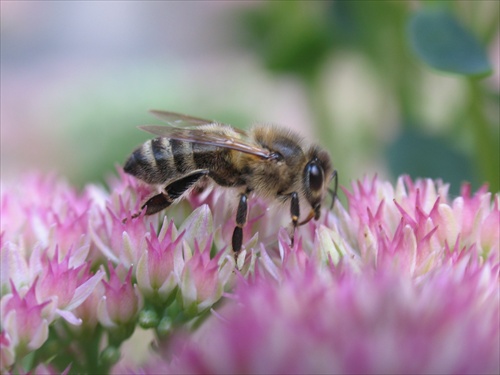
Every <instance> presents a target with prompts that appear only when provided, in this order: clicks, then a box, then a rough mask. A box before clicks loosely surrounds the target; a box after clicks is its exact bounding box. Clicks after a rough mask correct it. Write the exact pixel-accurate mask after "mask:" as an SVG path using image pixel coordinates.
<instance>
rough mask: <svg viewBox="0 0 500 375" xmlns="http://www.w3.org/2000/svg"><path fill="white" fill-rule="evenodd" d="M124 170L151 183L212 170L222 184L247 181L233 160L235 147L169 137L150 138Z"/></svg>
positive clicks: (213, 176)
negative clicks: (235, 166)
mask: <svg viewBox="0 0 500 375" xmlns="http://www.w3.org/2000/svg"><path fill="white" fill-rule="evenodd" d="M124 169H125V172H127V173H129V174H131V175H133V176H135V177H137V178H140V179H141V180H143V181H145V182H147V183H149V184H165V183H169V182H171V181H175V180H178V179H180V178H182V177H184V176H186V175H188V174H190V173H192V172H194V171H197V170H208V171H209V176H210V177H211V178H212V179H213V180H215V182H216V183H218V184H219V185H223V186H235V185H240V184H242V183H243V182H242V181H240V176H241V172H240V171H238V170H237V169H235V168H234V166H233V163H231V150H229V149H226V148H223V147H217V146H212V145H205V144H199V143H192V142H186V141H179V140H176V139H169V138H155V139H151V140H149V141H146V142H145V143H144V144H143V145H142V146H141V147H139V148H137V149H136V150H135V151H134V152H133V153H132V155H130V157H129V158H128V160H127V162H126V163H125V167H124Z"/></svg>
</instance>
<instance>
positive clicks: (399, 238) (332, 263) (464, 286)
mask: <svg viewBox="0 0 500 375" xmlns="http://www.w3.org/2000/svg"><path fill="white" fill-rule="evenodd" d="M447 188H448V187H447V186H446V185H444V184H442V183H441V182H439V181H438V182H434V181H431V180H418V181H416V182H413V181H411V180H410V179H409V178H408V177H402V178H400V179H399V180H398V182H397V184H396V186H395V187H394V186H393V185H391V184H390V183H388V182H384V181H380V180H378V179H377V178H374V179H372V180H370V179H365V180H363V181H360V182H358V183H356V184H354V185H353V187H352V190H351V191H349V190H347V189H345V190H344V191H345V193H346V195H347V198H348V203H349V209H348V210H345V209H344V208H343V207H342V206H341V205H340V204H338V205H337V207H336V210H335V211H336V215H335V216H336V217H326V218H325V219H324V221H323V222H322V223H320V224H317V223H316V224H315V223H311V224H309V228H307V229H306V230H304V231H301V232H300V234H301V240H300V241H299V242H300V243H297V244H296V245H295V246H293V247H291V246H290V244H289V242H288V241H287V238H286V236H285V235H284V233H283V232H282V233H281V235H280V240H279V244H278V249H277V250H278V251H273V250H272V249H268V248H266V247H264V246H262V247H261V248H260V256H259V257H258V259H257V261H256V265H255V272H254V274H253V276H252V277H251V278H247V279H245V278H241V279H239V280H238V282H237V283H236V286H235V289H234V290H233V291H232V293H230V294H228V298H227V301H228V302H227V303H226V304H225V305H224V306H222V307H221V308H220V309H218V310H217V312H216V313H214V314H213V316H212V317H211V319H210V320H208V321H207V322H206V323H205V325H204V327H203V330H202V331H201V332H200V333H199V334H198V335H197V336H195V337H193V336H187V335H179V336H177V338H176V339H175V340H174V341H173V343H172V344H171V346H170V347H169V350H168V351H167V354H168V355H167V356H165V353H163V355H164V356H163V357H161V358H158V359H157V360H156V361H153V362H150V363H149V364H148V365H146V366H144V367H143V368H142V369H140V370H139V372H142V373H158V372H161V373H170V374H180V373H233V374H237V373H256V374H257V373H266V374H270V373H272V374H283V373H297V374H303V373H375V374H379V373H412V374H417V373H422V374H423V373H468V374H478V373H498V372H499V370H500V354H499V353H500V321H499V319H498V317H499V314H500V296H499V290H498V281H499V250H500V249H499V243H500V240H499V232H500V210H499V203H500V197H499V196H498V195H496V196H495V197H494V198H493V199H492V197H491V194H490V193H488V192H487V191H486V189H485V188H481V189H480V190H479V191H478V192H477V193H476V194H475V195H473V196H471V194H470V188H469V187H468V186H467V185H464V187H463V189H462V193H461V195H460V196H459V197H457V198H455V199H453V200H450V198H449V196H448V194H447ZM306 242H307V243H308V245H307V244H306ZM179 348H180V349H179ZM164 358H173V359H172V360H168V361H166V360H165V359H164ZM136 371H137V370H136Z"/></svg>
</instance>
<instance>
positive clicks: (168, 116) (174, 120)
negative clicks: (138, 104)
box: [149, 109, 214, 126]
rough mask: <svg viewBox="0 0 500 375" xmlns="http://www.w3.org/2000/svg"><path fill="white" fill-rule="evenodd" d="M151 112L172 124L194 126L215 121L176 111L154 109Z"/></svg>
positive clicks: (159, 118)
mask: <svg viewBox="0 0 500 375" xmlns="http://www.w3.org/2000/svg"><path fill="white" fill-rule="evenodd" d="M149 112H151V113H152V114H153V115H154V116H155V117H156V118H157V119H158V120H161V121H164V122H166V123H167V124H169V125H171V126H186V125H187V126H192V125H204V124H212V123H213V122H214V121H212V120H205V119H202V118H198V117H193V116H187V115H183V114H180V113H175V112H167V111H158V110H156V109H153V110H151V111H149Z"/></svg>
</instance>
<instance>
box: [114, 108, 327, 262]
mask: <svg viewBox="0 0 500 375" xmlns="http://www.w3.org/2000/svg"><path fill="white" fill-rule="evenodd" d="M152 113H153V114H154V115H155V116H156V117H158V118H159V119H161V120H163V121H165V122H166V123H167V124H168V125H169V126H156V125H144V126H140V128H141V129H142V130H145V131H147V132H149V133H152V134H154V135H156V136H158V137H157V138H155V139H151V140H148V141H146V142H145V143H144V144H143V145H142V146H140V147H138V148H137V149H136V150H135V151H134V152H133V153H132V154H131V155H130V156H129V158H128V160H127V161H126V163H125V167H124V170H125V172H127V173H129V174H131V175H133V176H135V177H136V178H138V179H140V180H142V181H144V182H146V183H148V184H151V185H160V186H161V187H162V190H161V192H160V193H159V194H157V195H155V196H153V197H152V198H150V199H148V200H147V201H146V202H145V203H144V204H143V206H142V208H143V209H144V208H145V209H146V215H152V214H154V213H157V212H159V211H161V210H163V209H165V208H167V207H168V206H170V205H171V204H172V203H174V202H175V201H176V200H179V199H181V198H182V197H183V196H184V194H185V193H186V192H187V191H188V190H189V189H190V188H192V187H194V186H196V185H198V184H200V183H202V181H203V182H204V183H206V182H207V180H208V181H211V182H213V183H215V184H217V185H220V186H224V187H230V188H235V189H239V190H240V195H239V203H238V208H237V211H236V226H235V229H234V232H233V236H232V248H233V250H234V252H235V254H238V253H239V251H240V250H241V247H242V244H243V227H244V226H245V224H246V222H247V211H248V196H249V194H250V193H254V194H256V195H259V196H262V197H268V198H269V197H270V198H276V199H278V200H280V201H281V202H289V204H290V216H291V220H292V223H291V224H292V226H293V232H292V243H293V233H294V232H295V228H296V227H297V226H299V225H302V224H305V223H307V222H308V221H310V220H311V219H313V218H314V219H315V220H318V219H319V217H320V214H321V211H320V209H321V204H322V202H323V200H324V198H325V195H326V194H327V192H328V191H330V192H331V194H332V199H333V202H332V206H333V203H334V201H335V197H336V192H337V172H336V171H335V170H334V169H333V167H332V164H331V161H330V156H329V154H328V153H327V152H326V151H325V150H324V149H322V148H321V147H320V146H318V145H315V144H312V145H309V144H307V143H306V142H304V141H303V140H302V138H300V137H299V136H298V135H297V134H295V133H293V132H291V131H290V130H287V129H283V128H279V127H275V126H264V125H255V126H254V127H252V128H251V129H250V130H249V131H248V132H246V131H243V130H240V129H237V128H234V127H232V126H230V125H226V124H221V123H217V122H214V121H210V120H204V119H201V118H197V117H191V116H186V115H182V114H178V113H173V112H165V111H152ZM332 180H334V182H335V184H334V188H333V190H330V189H329V184H330V182H331V181H332ZM301 199H302V200H305V202H307V204H308V205H309V206H310V211H309V213H308V215H307V217H306V218H305V219H304V220H303V221H299V220H300V203H299V202H300V200H301Z"/></svg>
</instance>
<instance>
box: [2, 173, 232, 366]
mask: <svg viewBox="0 0 500 375" xmlns="http://www.w3.org/2000/svg"><path fill="white" fill-rule="evenodd" d="M109 186H110V192H108V191H107V190H105V189H104V188H102V187H99V186H97V185H88V186H86V187H85V188H84V189H83V190H82V191H80V192H78V191H77V190H76V189H74V188H73V187H71V186H70V185H68V184H67V183H65V182H64V181H61V180H60V179H58V178H56V177H55V176H53V175H41V174H30V175H26V176H23V177H22V178H21V179H20V180H19V181H17V182H16V183H15V184H14V183H11V184H3V186H2V192H1V215H2V216H1V229H0V233H1V234H0V246H1V253H0V255H1V278H0V291H1V301H0V308H1V320H0V323H1V330H0V351H1V353H0V358H1V360H2V361H1V371H2V372H4V371H13V372H19V373H24V372H28V371H35V372H36V371H39V370H40V371H44V369H47V368H49V369H52V370H54V371H56V372H57V371H62V370H64V369H69V368H71V370H72V371H76V372H100V373H102V372H108V371H109V369H111V367H112V366H113V365H114V364H115V363H116V362H117V361H118V360H119V359H120V356H121V353H120V347H121V345H122V344H123V343H124V342H126V341H127V340H129V339H130V337H131V336H132V334H133V333H134V331H135V330H136V328H137V327H141V326H142V327H144V328H152V329H154V330H155V333H156V335H157V337H158V340H161V339H162V338H165V337H166V336H168V334H169V332H170V330H172V329H173V328H175V327H176V326H178V325H180V326H183V325H184V324H187V322H192V321H195V320H196V319H197V318H199V317H200V316H202V315H203V314H206V311H207V310H209V309H210V307H211V306H212V305H213V304H214V303H216V302H217V301H218V300H219V299H220V298H221V297H222V294H223V292H224V290H225V288H226V285H228V284H229V281H230V276H231V274H232V270H233V269H234V259H233V257H232V256H230V255H228V254H229V249H228V248H227V246H226V247H225V250H224V251H215V249H219V248H216V247H215V241H214V240H213V236H212V233H214V232H217V233H220V232H221V226H220V225H219V227H218V228H215V229H218V230H217V231H216V230H215V229H214V227H213V225H214V224H213V221H214V220H213V215H212V213H211V211H210V209H209V208H208V206H207V205H206V204H202V205H201V206H200V207H198V208H197V209H195V210H194V211H193V212H192V213H191V215H190V216H189V217H187V218H184V220H183V222H182V224H181V225H180V226H179V228H177V226H176V225H175V224H174V220H172V219H170V220H169V219H167V217H165V216H164V215H161V214H158V215H153V216H148V217H146V216H144V213H141V208H140V205H141V202H143V201H144V200H145V198H146V197H147V196H148V195H149V194H151V193H152V191H151V189H150V188H148V187H147V186H145V185H142V184H139V183H138V182H137V181H136V180H135V179H133V178H131V177H130V176H127V175H125V174H124V173H123V172H121V171H119V177H118V178H114V179H112V180H111V181H110V182H109ZM207 199H209V197H207ZM184 210H185V208H184ZM178 211H179V210H178ZM138 213H140V214H139V215H137V214H138ZM173 213H174V214H175V210H174V211H173ZM177 214H178V213H177ZM136 216H137V217H136ZM218 220H220V219H218ZM218 241H219V243H220V242H222V239H221V238H220V235H219V238H218ZM221 248H223V246H221ZM167 323H168V324H167ZM166 325H169V327H170V330H166V329H165V326H166ZM68 343H70V345H68ZM145 345H147V344H145ZM28 358H29V359H28ZM48 360H51V362H50V363H46V361H48ZM46 366H49V367H46ZM52 370H51V371H52Z"/></svg>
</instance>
